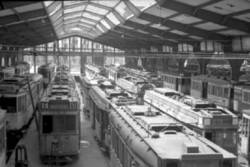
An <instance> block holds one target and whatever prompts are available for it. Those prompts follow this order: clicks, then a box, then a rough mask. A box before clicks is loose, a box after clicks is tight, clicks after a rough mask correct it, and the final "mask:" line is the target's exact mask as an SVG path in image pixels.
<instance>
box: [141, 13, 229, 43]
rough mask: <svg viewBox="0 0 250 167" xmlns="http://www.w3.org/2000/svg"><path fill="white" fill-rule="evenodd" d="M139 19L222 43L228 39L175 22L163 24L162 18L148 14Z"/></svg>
mask: <svg viewBox="0 0 250 167" xmlns="http://www.w3.org/2000/svg"><path fill="white" fill-rule="evenodd" d="M139 17H140V18H141V19H144V20H147V21H150V22H152V23H156V24H158V23H159V22H161V24H162V25H164V26H167V27H169V28H172V29H176V30H179V31H183V32H186V33H188V34H189V35H196V36H200V37H203V38H206V39H212V40H222V41H223V40H229V38H227V37H226V36H223V35H219V34H216V33H213V32H211V31H206V30H202V29H199V28H195V27H191V26H189V25H186V24H182V23H178V22H176V21H172V20H164V22H162V18H160V17H157V16H154V15H151V14H148V13H142V14H141V15H140V16H139Z"/></svg>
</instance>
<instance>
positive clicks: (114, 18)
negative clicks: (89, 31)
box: [107, 12, 121, 25]
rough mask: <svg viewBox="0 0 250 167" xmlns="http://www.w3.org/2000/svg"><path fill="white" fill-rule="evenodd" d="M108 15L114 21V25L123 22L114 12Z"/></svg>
mask: <svg viewBox="0 0 250 167" xmlns="http://www.w3.org/2000/svg"><path fill="white" fill-rule="evenodd" d="M107 17H108V19H109V20H110V21H111V22H112V23H114V25H118V24H120V23H121V22H120V21H119V20H118V19H117V18H116V16H115V15H114V14H113V13H112V12H111V13H109V14H108V15H107Z"/></svg>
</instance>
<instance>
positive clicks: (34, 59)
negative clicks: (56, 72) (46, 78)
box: [33, 53, 36, 73]
mask: <svg viewBox="0 0 250 167" xmlns="http://www.w3.org/2000/svg"><path fill="white" fill-rule="evenodd" d="M33 63H34V73H36V53H34V54H33Z"/></svg>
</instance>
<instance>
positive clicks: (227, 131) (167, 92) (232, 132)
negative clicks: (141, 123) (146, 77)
mask: <svg viewBox="0 0 250 167" xmlns="http://www.w3.org/2000/svg"><path fill="white" fill-rule="evenodd" d="M144 100H145V101H146V102H147V103H150V104H152V105H154V106H155V107H158V108H159V109H160V110H161V111H162V112H164V113H166V114H167V115H170V116H171V117H173V118H175V119H176V120H177V121H180V122H182V123H183V124H185V125H187V126H188V127H189V128H192V129H193V130H195V131H196V132H197V133H199V134H200V135H202V136H204V137H205V138H207V139H209V140H211V141H212V142H214V143H216V144H218V145H219V146H221V147H222V148H224V149H226V150H228V151H230V152H232V153H234V154H237V144H238V142H237V140H238V137H237V131H238V117H237V116H236V115H235V114H233V113H232V112H231V111H229V110H228V109H226V108H222V107H219V106H217V105H216V104H214V103H210V102H208V101H206V100H202V99H196V98H193V97H191V96H187V95H183V94H181V93H179V92H177V91H174V90H171V89H168V88H155V89H154V90H148V91H146V93H145V96H144Z"/></svg>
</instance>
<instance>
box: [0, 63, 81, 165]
mask: <svg viewBox="0 0 250 167" xmlns="http://www.w3.org/2000/svg"><path fill="white" fill-rule="evenodd" d="M29 71H30V66H29V64H28V63H26V62H21V63H19V64H17V65H16V66H15V67H5V68H1V71H0V74H1V80H0V106H1V108H0V111H1V112H0V166H1V167H4V166H5V165H6V164H7V162H8V160H9V158H10V155H11V153H12V152H13V150H15V148H16V144H17V142H18V141H19V140H20V139H21V137H22V136H23V134H24V133H25V132H26V130H27V128H28V126H29V124H30V123H31V121H32V119H33V117H34V116H37V114H36V112H35V111H36V110H37V109H39V118H40V119H39V124H40V126H41V127H45V126H46V125H44V124H48V123H46V121H45V120H43V119H42V118H43V117H42V115H43V113H45V112H43V111H47V112H46V113H45V115H47V120H49V121H52V122H50V123H53V118H52V117H50V116H49V113H50V112H48V111H50V109H51V110H52V111H53V112H56V111H57V109H56V108H55V107H56V106H57V102H60V100H59V99H60V96H61V95H62V98H63V99H61V102H62V103H61V104H63V105H65V104H66V106H64V107H65V108H63V109H62V110H64V109H66V107H68V110H66V111H67V112H68V111H73V112H72V113H70V114H69V117H67V118H69V119H70V123H68V124H67V122H66V119H67V118H66V117H65V116H64V115H63V114H61V116H60V112H59V114H58V117H56V120H57V123H58V121H59V122H60V121H63V123H61V124H59V125H61V126H58V125H57V126H56V124H53V125H54V126H55V127H57V129H56V130H58V131H56V133H57V135H54V136H56V137H54V138H52V139H53V142H54V143H55V140H56V139H57V138H58V137H59V138H60V135H59V134H60V130H61V131H63V127H62V126H64V127H66V128H71V127H72V126H70V125H76V128H75V129H77V133H78V132H79V131H78V130H79V127H78V126H79V122H78V120H77V118H78V117H77V116H75V117H74V118H72V117H71V114H73V115H74V114H76V112H74V110H75V111H77V112H78V113H79V110H78V109H79V99H77V100H76V99H75V97H74V96H75V93H73V91H72V90H69V89H70V88H72V89H73V90H75V89H74V82H73V80H72V81H71V83H68V82H66V81H67V80H69V78H70V77H69V76H65V75H63V74H64V72H60V71H69V70H68V69H67V67H65V66H60V67H57V72H60V74H61V75H59V76H60V77H59V79H56V78H57V77H58V76H55V77H54V75H55V66H54V65H51V64H47V65H43V66H41V67H39V69H38V73H39V74H31V73H30V72H29ZM54 78H55V79H54ZM52 80H53V85H54V86H49V85H50V82H51V81H52ZM58 85H59V86H58ZM66 85H68V86H66ZM61 89H62V90H61ZM60 90H61V91H60ZM67 90H68V95H67V93H66V92H67ZM53 94H57V95H54V96H56V98H54V99H53V97H52V96H53ZM46 97H48V98H46ZM65 97H66V98H65ZM50 98H51V99H50ZM40 100H41V101H40ZM53 100H54V101H53ZM46 102H47V104H45V103H46ZM53 102H56V103H54V104H55V105H53ZM66 102H67V103H66ZM58 104H59V103H58ZM72 104H73V105H72ZM44 106H46V107H47V108H44ZM48 106H49V107H48ZM50 106H52V107H50ZM60 106H61V105H60ZM60 106H57V107H58V108H59V107H60ZM70 107H71V108H70ZM67 116H68V115H67ZM45 117H46V116H45ZM74 121H75V122H74ZM65 124H66V125H65ZM51 125H52V124H49V125H47V126H51ZM40 126H39V127H40ZM48 128H49V127H48ZM50 128H51V127H50ZM50 130H51V131H50ZM53 130H54V129H53ZM53 130H52V129H47V128H46V129H45V128H41V130H40V131H39V145H40V146H43V147H40V155H41V159H42V160H43V158H42V157H43V156H45V155H47V154H48V149H51V148H48V147H46V143H50V142H51V137H49V136H50V135H51V136H53V133H52V131H53ZM68 130H71V129H68ZM48 131H50V132H48ZM69 132H70V131H68V132H67V133H68V137H66V138H67V140H66V141H67V142H69V141H68V139H69V137H71V136H70V134H72V133H69ZM44 134H46V135H45V137H44ZM74 135H75V134H74ZM77 138H79V134H77ZM60 139H61V138H60ZM77 141H79V140H78V139H77V140H75V138H74V142H72V141H71V138H70V143H77ZM60 143H62V141H61V140H60ZM67 144H68V143H67ZM67 144H66V145H67ZM57 145H58V144H57ZM57 145H56V146H57ZM74 145H76V144H74ZM74 145H73V146H74ZM76 147H77V149H76ZM53 149H55V147H54V148H53ZM67 149H68V150H70V149H71V150H72V149H75V150H77V151H75V150H74V153H73V154H74V155H77V154H78V153H79V142H78V143H77V146H75V147H70V148H67ZM67 153H70V151H68V152H67ZM60 154H61V155H63V154H64V152H63V153H62V152H60ZM49 155H51V152H50V154H49ZM69 155H71V154H69Z"/></svg>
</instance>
